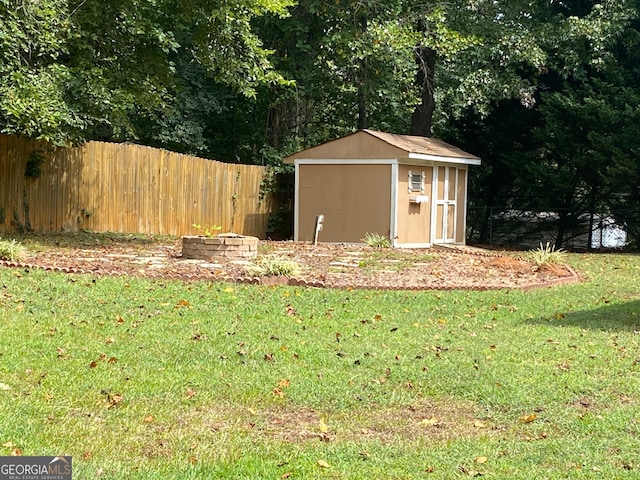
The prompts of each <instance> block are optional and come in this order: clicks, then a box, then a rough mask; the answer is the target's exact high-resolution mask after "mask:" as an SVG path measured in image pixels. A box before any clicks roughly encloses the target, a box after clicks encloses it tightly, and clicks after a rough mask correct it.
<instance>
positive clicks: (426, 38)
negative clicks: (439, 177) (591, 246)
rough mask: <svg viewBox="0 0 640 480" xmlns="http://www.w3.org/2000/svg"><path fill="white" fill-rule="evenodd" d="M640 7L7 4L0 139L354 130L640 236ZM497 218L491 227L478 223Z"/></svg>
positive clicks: (517, 1) (508, 192) (481, 196)
mask: <svg viewBox="0 0 640 480" xmlns="http://www.w3.org/2000/svg"><path fill="white" fill-rule="evenodd" d="M639 13H640V5H639V4H638V1H637V0H601V1H583V0H566V1H553V2H548V1H543V0H535V1H525V0H511V1H508V2H507V1H502V0H497V1H496V0H453V1H442V0H433V1H429V2H416V1H415V0H391V1H387V2H379V1H376V0H359V1H345V0H337V1H335V2H325V1H321V0H300V1H299V2H297V3H294V2H292V1H291V0H258V1H256V0H233V1H229V2H224V3H222V4H221V3H219V2H212V1H210V0H188V1H186V2H180V3H179V4H178V3H177V2H172V1H169V0H114V1H110V2H102V1H99V0H83V1H80V0H40V1H38V2H35V1H25V0H0V32H1V33H0V131H2V132H3V133H10V134H17V135H24V136H28V137H34V138H44V139H47V140H50V141H51V142H53V143H54V144H57V145H65V144H69V143H78V142H82V141H85V140H92V139H98V140H107V141H132V142H137V143H143V144H147V145H152V146H158V147H164V148H169V149H172V150H177V151H180V152H185V153H192V154H197V155H200V156H204V157H208V158H216V159H219V160H224V161H234V162H236V161H237V162H246V163H260V164H269V165H278V164H279V163H280V159H281V158H282V156H283V155H286V154H289V153H291V152H293V151H295V150H297V149H301V148H305V147H307V146H311V145H315V144H317V143H320V142H323V141H326V140H329V139H333V138H336V137H337V136H340V135H344V134H347V133H350V132H353V131H354V130H356V129H358V128H364V127H367V128H374V129H380V130H385V131H393V132H396V133H414V134H415V133H421V134H423V133H427V134H431V133H432V134H435V135H437V136H439V137H441V138H443V139H444V140H447V141H450V142H452V143H455V144H457V145H459V146H461V147H462V148H464V149H466V150H468V151H470V152H472V153H474V154H476V155H479V156H481V157H482V159H483V161H484V163H483V167H481V168H478V169H473V170H472V174H473V175H474V176H475V178H473V179H472V181H471V183H470V184H471V188H472V192H471V193H472V195H471V196H472V203H471V205H472V207H477V210H474V209H473V208H472V209H471V210H470V212H471V213H472V215H473V214H474V212H476V213H475V215H476V216H477V217H478V218H475V219H474V221H473V222H470V223H471V224H473V225H474V229H475V232H474V234H475V235H476V236H477V238H478V239H479V240H480V241H482V240H486V237H487V229H488V227H487V225H488V223H487V220H488V213H487V211H488V210H486V208H491V212H496V211H497V212H501V211H506V210H509V209H518V210H534V211H547V212H553V213H556V214H557V216H558V220H557V221H556V224H555V228H556V245H557V246H558V247H559V246H561V245H562V243H563V241H564V240H565V238H566V237H567V236H568V235H569V232H570V231H571V229H572V228H573V226H574V225H575V224H576V222H577V221H578V220H579V219H580V218H583V216H584V215H585V214H587V215H588V214H593V213H595V212H598V213H603V214H606V215H611V216H612V217H613V218H615V220H616V221H617V222H618V223H619V224H623V225H625V226H626V228H627V230H628V233H629V235H630V239H631V240H632V241H634V242H636V243H637V242H638V239H639V238H640V226H639V223H640V222H638V220H637V219H638V218H640V215H639V214H640V193H638V192H639V190H638V188H637V185H638V184H640V164H639V163H638V160H637V159H638V157H639V156H638V153H639V151H640V141H639V140H638V135H637V133H636V132H637V131H638V127H639V126H640V125H639V124H640V113H639V112H640V89H639V88H638V85H640V78H639V77H640V67H639V65H640V61H639V60H640V59H639V58H638V55H639V54H638V53H637V52H639V51H640V48H639V47H640V23H639ZM483 215H484V218H483Z"/></svg>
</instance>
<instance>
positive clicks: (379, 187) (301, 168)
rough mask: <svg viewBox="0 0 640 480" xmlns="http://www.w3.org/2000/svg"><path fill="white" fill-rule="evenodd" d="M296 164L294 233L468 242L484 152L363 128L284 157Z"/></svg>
mask: <svg viewBox="0 0 640 480" xmlns="http://www.w3.org/2000/svg"><path fill="white" fill-rule="evenodd" d="M284 162H285V163H290V164H294V165H295V200H294V201H295V204H294V240H296V241H310V240H313V238H314V234H315V219H316V216H317V215H324V225H323V229H322V231H321V232H320V233H319V237H318V239H319V241H321V242H345V243H359V242H361V241H362V238H363V237H364V236H365V234H366V233H378V234H380V235H384V236H388V237H389V238H390V239H391V241H392V244H393V246H395V247H404V248H422V247H429V246H431V245H434V244H442V243H456V244H463V243H464V242H465V230H466V204H467V178H468V175H467V174H468V171H467V169H468V167H469V165H480V159H479V158H478V157H476V156H474V155H471V154H469V153H466V152H464V151H462V150H460V149H459V148H456V147H454V146H452V145H449V144H447V143H445V142H442V141H440V140H436V139H434V138H427V137H416V136H408V135H395V134H391V133H383V132H377V131H373V130H360V131H358V132H356V133H354V134H352V135H348V136H346V137H343V138H339V139H337V140H334V141H331V142H328V143H325V144H322V145H319V146H316V147H312V148H309V149H307V150H303V151H301V152H298V153H296V154H294V155H291V156H289V157H287V158H285V159H284Z"/></svg>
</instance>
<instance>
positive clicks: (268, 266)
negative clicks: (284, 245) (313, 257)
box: [244, 255, 302, 277]
mask: <svg viewBox="0 0 640 480" xmlns="http://www.w3.org/2000/svg"><path fill="white" fill-rule="evenodd" d="M301 270H302V268H301V266H300V264H299V263H298V262H295V261H293V260H290V259H288V258H286V257H283V256H280V255H265V256H263V257H259V258H258V259H256V260H255V261H254V262H253V263H251V264H250V265H247V266H245V267H244V273H245V274H246V275H249V276H251V277H277V276H283V277H295V276H296V275H298V274H299V273H300V271H301Z"/></svg>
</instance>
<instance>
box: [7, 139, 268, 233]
mask: <svg viewBox="0 0 640 480" xmlns="http://www.w3.org/2000/svg"><path fill="white" fill-rule="evenodd" d="M266 175H268V170H267V167H261V166H255V165H238V164H226V163H221V162H216V161H213V160H205V159H202V158H198V157H192V156H188V155H182V154H178V153H173V152H169V151H166V150H161V149H157V148H150V147H143V146H139V145H131V144H112V143H104V142H89V143H86V144H85V145H83V146H81V147H76V148H53V147H51V146H50V145H48V144H46V143H44V142H39V141H32V140H26V139H22V138H16V137H12V136H6V135H0V232H15V231H20V230H25V231H34V232H65V231H78V230H91V231H96V232H123V233H145V234H166V235H188V234H197V233H198V231H197V229H195V228H194V227H193V226H192V225H193V224H199V225H206V226H211V225H214V224H215V225H220V226H221V227H222V231H223V232H229V231H233V232H236V233H241V234H244V235H254V236H257V237H260V238H264V236H265V230H266V227H267V217H268V215H269V212H270V211H272V209H274V207H275V205H274V199H273V198H272V197H271V196H270V195H266V196H265V197H264V198H261V194H260V188H261V184H262V182H263V179H264V178H265V176H266Z"/></svg>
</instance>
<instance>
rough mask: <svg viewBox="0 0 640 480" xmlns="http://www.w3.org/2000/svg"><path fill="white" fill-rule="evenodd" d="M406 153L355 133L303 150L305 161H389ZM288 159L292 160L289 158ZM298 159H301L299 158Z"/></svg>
mask: <svg viewBox="0 0 640 480" xmlns="http://www.w3.org/2000/svg"><path fill="white" fill-rule="evenodd" d="M406 153H407V152H406V151H404V150H402V149H401V148H398V147H396V146H393V145H389V144H388V143H386V142H382V141H379V140H377V139H375V138H373V137H372V136H371V135H369V134H368V133H365V132H357V133H355V134H353V135H349V136H348V137H344V138H340V139H338V140H334V141H332V142H328V143H324V144H322V145H318V146H317V147H312V148H309V149H308V150H304V158H305V159H320V160H326V159H339V160H343V159H363V160H370V159H390V158H398V157H400V156H404V155H406ZM290 158H293V156H292V157H290ZM298 158H303V157H302V156H299V157H298Z"/></svg>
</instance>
